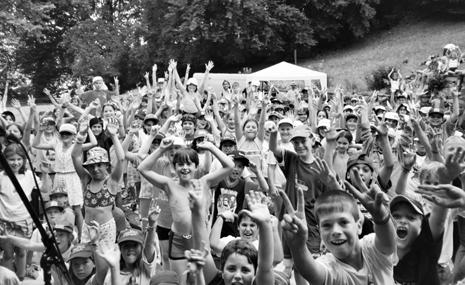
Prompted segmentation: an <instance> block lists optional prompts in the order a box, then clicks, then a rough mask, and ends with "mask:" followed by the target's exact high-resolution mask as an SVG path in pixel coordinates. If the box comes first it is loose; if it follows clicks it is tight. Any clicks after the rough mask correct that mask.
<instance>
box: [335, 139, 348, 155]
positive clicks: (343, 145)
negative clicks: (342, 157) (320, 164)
mask: <svg viewBox="0 0 465 285" xmlns="http://www.w3.org/2000/svg"><path fill="white" fill-rule="evenodd" d="M348 148H349V141H348V140H347V139H346V138H345V137H340V138H339V139H337V147H336V149H337V151H338V152H339V153H346V152H347V149H348Z"/></svg>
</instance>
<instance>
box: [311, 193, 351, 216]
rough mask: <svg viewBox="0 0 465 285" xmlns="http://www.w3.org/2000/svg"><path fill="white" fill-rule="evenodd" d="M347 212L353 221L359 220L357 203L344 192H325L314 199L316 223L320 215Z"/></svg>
mask: <svg viewBox="0 0 465 285" xmlns="http://www.w3.org/2000/svg"><path fill="white" fill-rule="evenodd" d="M347 211H350V213H351V214H352V216H353V217H354V219H355V221H358V220H359V218H360V214H359V208H358V205H357V201H356V200H355V199H354V197H352V196H351V195H350V194H349V193H347V192H345V191H341V190H329V191H325V192H323V193H322V194H321V195H320V196H319V197H318V198H317V199H316V202H315V215H316V218H317V221H318V222H319V219H320V218H319V217H320V216H321V215H324V214H329V213H334V212H347Z"/></svg>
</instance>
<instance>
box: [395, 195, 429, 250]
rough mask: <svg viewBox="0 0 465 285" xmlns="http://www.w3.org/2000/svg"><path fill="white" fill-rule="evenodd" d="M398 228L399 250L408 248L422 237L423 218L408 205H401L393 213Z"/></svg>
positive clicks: (397, 240)
mask: <svg viewBox="0 0 465 285" xmlns="http://www.w3.org/2000/svg"><path fill="white" fill-rule="evenodd" d="M392 217H393V218H394V225H395V227H396V242H397V248H399V249H406V248H408V247H409V246H410V245H411V244H412V243H413V242H414V241H415V239H416V238H417V237H418V236H419V235H420V231H421V218H422V216H421V215H420V214H418V213H416V212H415V211H414V210H413V209H412V207H411V206H410V205H408V204H406V203H401V204H399V205H398V206H396V207H395V208H394V209H393V211H392Z"/></svg>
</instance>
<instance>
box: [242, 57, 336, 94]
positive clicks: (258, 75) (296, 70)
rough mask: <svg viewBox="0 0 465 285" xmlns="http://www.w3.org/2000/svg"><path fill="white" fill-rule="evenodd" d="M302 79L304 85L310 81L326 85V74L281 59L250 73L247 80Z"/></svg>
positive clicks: (307, 84)
mask: <svg viewBox="0 0 465 285" xmlns="http://www.w3.org/2000/svg"><path fill="white" fill-rule="evenodd" d="M252 80H259V81H304V82H305V86H310V85H311V83H312V81H313V83H315V81H319V82H320V86H321V87H322V88H326V87H327V75H326V73H323V72H318V71H314V70H311V69H308V68H305V67H302V66H298V65H295V64H292V63H289V62H285V61H282V62H280V63H277V64H275V65H272V66H270V67H267V68H265V69H262V70H259V71H257V72H254V73H251V74H249V75H248V76H247V81H252Z"/></svg>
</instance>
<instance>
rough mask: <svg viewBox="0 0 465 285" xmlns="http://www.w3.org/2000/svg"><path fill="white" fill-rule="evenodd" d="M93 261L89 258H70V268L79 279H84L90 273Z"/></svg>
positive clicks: (92, 268)
mask: <svg viewBox="0 0 465 285" xmlns="http://www.w3.org/2000/svg"><path fill="white" fill-rule="evenodd" d="M94 267H95V265H94V262H92V259H90V258H84V257H77V258H73V259H72V260H71V269H72V270H73V273H74V275H75V276H76V277H77V278H78V279H79V280H84V279H86V278H87V277H89V276H90V274H92V270H94Z"/></svg>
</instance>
